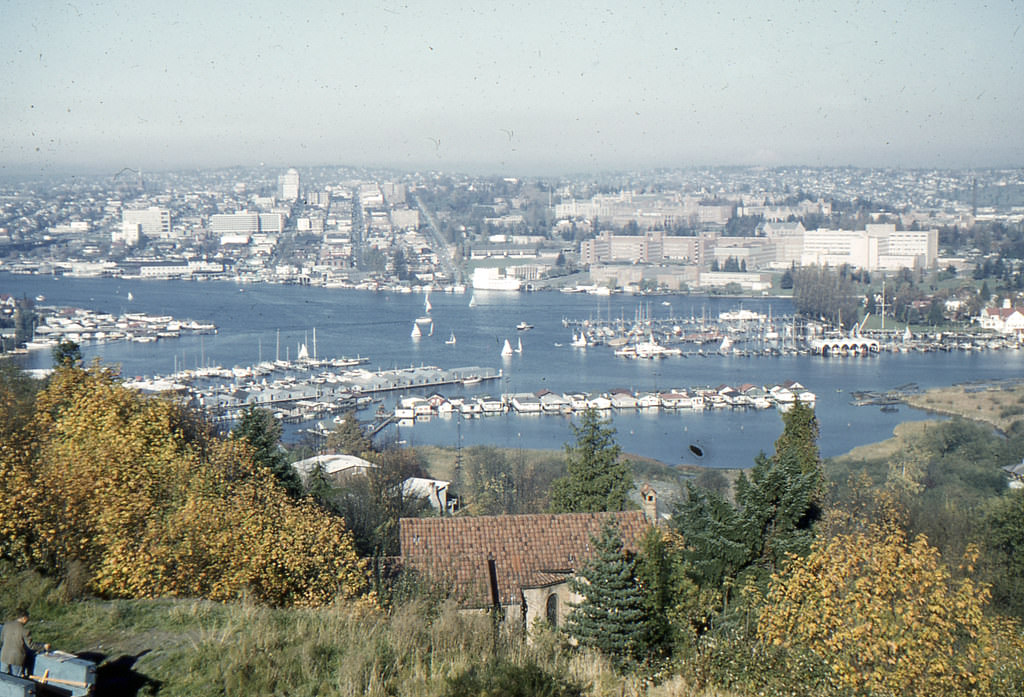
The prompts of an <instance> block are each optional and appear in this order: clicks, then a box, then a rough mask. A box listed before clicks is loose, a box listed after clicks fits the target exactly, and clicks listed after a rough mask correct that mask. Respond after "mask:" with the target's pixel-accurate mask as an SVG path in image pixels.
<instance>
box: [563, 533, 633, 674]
mask: <svg viewBox="0 0 1024 697" xmlns="http://www.w3.org/2000/svg"><path fill="white" fill-rule="evenodd" d="M591 543H592V544H593V547H594V557H593V558H592V559H591V560H590V561H589V562H588V563H587V564H585V565H584V567H583V569H582V570H581V571H580V572H579V575H578V576H575V577H573V578H572V579H571V580H570V581H569V587H570V589H571V590H572V591H573V592H574V593H578V594H580V595H581V596H583V600H582V602H580V603H579V604H578V605H575V606H574V607H573V610H572V612H570V613H569V617H568V619H567V620H566V632H567V633H568V634H569V635H570V636H572V637H574V638H575V639H576V640H577V641H578V642H579V643H580V645H582V646H589V647H592V648H595V649H597V650H598V651H600V652H601V653H603V654H605V655H606V656H608V657H609V658H610V659H611V660H612V662H613V663H614V664H615V666H616V667H618V668H619V669H620V670H621V669H625V668H627V667H628V666H630V665H631V664H632V663H633V662H634V661H635V660H636V659H637V657H638V656H639V655H640V653H641V652H642V649H643V644H644V633H645V630H646V622H645V619H646V613H645V612H644V596H643V593H642V591H641V589H640V586H639V584H638V583H637V580H636V576H635V574H634V565H635V564H634V561H633V559H631V558H630V557H629V556H628V555H627V554H626V553H625V552H624V551H623V546H622V536H621V533H620V532H619V529H618V527H617V526H616V525H615V522H614V521H609V522H608V523H607V524H606V525H605V526H604V528H602V530H601V533H600V535H598V537H596V538H592V540H591Z"/></svg>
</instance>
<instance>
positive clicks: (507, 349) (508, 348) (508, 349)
mask: <svg viewBox="0 0 1024 697" xmlns="http://www.w3.org/2000/svg"><path fill="white" fill-rule="evenodd" d="M513 353H514V351H513V350H512V344H510V343H508V339H505V345H504V346H502V347H501V355H502V356H511V355H512V354H513Z"/></svg>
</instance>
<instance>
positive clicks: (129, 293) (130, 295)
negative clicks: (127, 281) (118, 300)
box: [128, 291, 135, 302]
mask: <svg viewBox="0 0 1024 697" xmlns="http://www.w3.org/2000/svg"><path fill="white" fill-rule="evenodd" d="M132 300H135V296H134V295H132V292H131V291H128V302H131V301H132Z"/></svg>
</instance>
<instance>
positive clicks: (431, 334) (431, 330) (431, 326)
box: [427, 322, 434, 336]
mask: <svg viewBox="0 0 1024 697" xmlns="http://www.w3.org/2000/svg"><path fill="white" fill-rule="evenodd" d="M427 336H434V323H433V322H431V323H430V331H429V332H427Z"/></svg>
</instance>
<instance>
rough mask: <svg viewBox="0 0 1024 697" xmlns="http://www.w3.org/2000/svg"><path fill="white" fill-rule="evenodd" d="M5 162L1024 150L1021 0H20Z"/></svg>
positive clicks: (704, 162)
mask: <svg viewBox="0 0 1024 697" xmlns="http://www.w3.org/2000/svg"><path fill="white" fill-rule="evenodd" d="M0 18H2V19H0V59H2V61H3V64H2V68H0V173H14V172H19V173H21V172H28V173H46V172H69V171H70V172H74V171H82V172H85V171H104V170H108V169H109V170H112V171H117V170H119V169H121V168H122V167H132V168H135V169H142V170H150V171H153V170H166V169H188V168H208V167H221V166H234V165H247V166H249V165H258V164H260V163H264V164H266V165H268V166H269V165H273V166H282V167H283V166H296V167H303V166H312V165H355V166H380V167H393V168H398V169H405V170H416V169H437V170H445V171H462V172H468V173H476V174H503V175H510V176H519V175H550V174H567V173H575V172H600V171H610V170H624V169H649V168H656V167H692V166H716V165H761V166H788V165H810V166H842V165H855V166H863V167H904V168H916V167H928V168H931V167H937V168H965V167H966V168H976V167H1020V166H1024V128H1022V124H1024V0H1018V1H1013V0H993V1H992V2H988V3H987V4H985V3H982V2H977V1H975V2H949V1H947V0H925V1H921V0H899V1H893V0H880V1H877V2H876V1H867V2H856V1H855V0H847V1H845V2H842V3H839V2H822V1H817V2H814V1H812V2H800V1H797V0H790V1H789V2H783V1H781V0H760V1H759V2H753V1H752V0H748V1H746V2H739V1H733V0H719V1H717V2H701V3H694V2H689V1H687V0H668V1H666V2H642V1H635V2H621V1H620V2H616V3H598V2H577V1H575V0H548V1H547V2H515V1H514V0H507V1H506V2H489V1H487V0H478V1H476V2H465V3H463V2H458V1H441V0H436V1H435V0H425V1H423V2H407V3H403V2H401V1H400V0H388V1H387V2H373V1H372V0H360V1H356V0H334V1H333V2H322V1H320V0H309V1H307V2H301V3H289V2H285V1H284V0H277V1H275V2H264V1H263V0H250V1H249V2H244V3H241V2H234V1H233V0H230V1H227V2H220V1H217V0H212V1H211V0H204V1H202V2H194V1H193V0H175V1H173V2H167V1H166V0H162V1H161V2H151V1H150V0H134V1H132V2H119V1H117V0H113V1H110V0H107V1H104V2H88V1H87V0H73V1H72V2H57V1H54V2H50V1H48V0H28V1H22V0H0Z"/></svg>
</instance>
